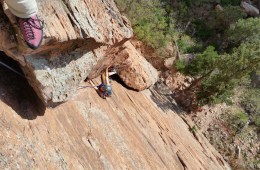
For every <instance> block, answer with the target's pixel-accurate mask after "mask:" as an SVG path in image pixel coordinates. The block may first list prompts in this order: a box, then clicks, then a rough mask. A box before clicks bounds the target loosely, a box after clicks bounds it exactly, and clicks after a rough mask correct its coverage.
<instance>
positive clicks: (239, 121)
mask: <svg viewBox="0 0 260 170" xmlns="http://www.w3.org/2000/svg"><path fill="white" fill-rule="evenodd" d="M228 117H229V118H228V122H229V124H230V125H231V126H232V127H233V129H234V130H235V131H236V132H241V130H242V129H243V127H244V126H245V125H246V124H247V122H248V115H247V114H246V113H245V112H243V111H242V110H236V111H231V112H229V113H228Z"/></svg>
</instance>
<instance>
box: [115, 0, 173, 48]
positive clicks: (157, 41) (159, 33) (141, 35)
mask: <svg viewBox="0 0 260 170" xmlns="http://www.w3.org/2000/svg"><path fill="white" fill-rule="evenodd" d="M116 3H117V5H118V7H119V9H120V11H121V12H122V13H124V14H126V15H127V16H128V18H129V19H130V21H131V23H132V25H133V29H134V33H135V35H136V36H137V38H138V39H139V40H141V41H143V42H146V44H148V45H150V46H151V47H153V48H155V49H158V48H161V47H165V46H166V45H167V43H168V42H170V41H172V38H173V37H176V35H175V34H177V32H176V31H175V29H173V28H174V20H173V17H172V9H171V8H169V5H168V1H167V0H165V1H161V0H148V1H147V0H128V1H123V0H116Z"/></svg>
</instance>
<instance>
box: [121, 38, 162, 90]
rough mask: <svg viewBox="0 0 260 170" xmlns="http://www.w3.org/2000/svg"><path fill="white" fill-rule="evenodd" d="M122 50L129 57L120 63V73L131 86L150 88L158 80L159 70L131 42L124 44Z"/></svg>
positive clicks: (134, 87) (141, 88)
mask: <svg viewBox="0 0 260 170" xmlns="http://www.w3.org/2000/svg"><path fill="white" fill-rule="evenodd" d="M124 47H125V49H124V50H123V51H122V53H124V54H125V55H126V56H127V58H126V60H125V61H123V62H122V63H120V64H119V65H118V66H117V67H119V68H118V69H117V70H118V75H119V77H120V78H121V79H122V80H123V82H124V83H125V84H126V85H127V86H128V87H130V88H133V89H135V90H137V91H140V90H144V89H146V88H149V87H150V86H151V85H153V84H154V83H155V82H157V80H158V72H157V70H156V69H155V68H154V67H153V66H152V65H151V64H150V63H149V62H148V61H147V60H146V59H145V58H144V57H143V56H142V55H141V54H140V53H139V52H138V51H137V50H136V49H135V48H134V46H133V45H132V44H131V43H130V42H126V43H125V44H124Z"/></svg>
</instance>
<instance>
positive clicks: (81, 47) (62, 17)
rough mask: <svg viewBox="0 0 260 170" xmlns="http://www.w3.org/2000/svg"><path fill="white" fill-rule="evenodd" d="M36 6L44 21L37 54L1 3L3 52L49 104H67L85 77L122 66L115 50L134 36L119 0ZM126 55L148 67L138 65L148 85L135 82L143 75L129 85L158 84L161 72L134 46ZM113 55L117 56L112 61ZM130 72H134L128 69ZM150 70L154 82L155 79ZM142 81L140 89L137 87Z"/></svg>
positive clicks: (40, 3)
mask: <svg viewBox="0 0 260 170" xmlns="http://www.w3.org/2000/svg"><path fill="white" fill-rule="evenodd" d="M37 3H38V7H39V13H38V16H39V18H40V19H42V20H43V21H44V23H45V27H44V39H43V44H42V46H41V47H40V48H39V49H37V50H34V51H33V50H30V49H28V48H27V47H26V45H25V44H24V42H23V41H22V40H21V36H20V33H19V29H18V27H17V24H16V22H15V19H14V16H13V15H12V14H11V13H10V12H9V10H8V7H7V6H6V4H4V3H3V2H2V4H3V9H4V10H3V11H2V10H0V15H1V20H0V28H1V30H0V38H1V40H2V41H1V43H0V50H2V51H4V52H5V53H6V54H7V55H8V56H10V57H12V58H13V59H15V60H16V61H18V62H19V63H20V64H21V65H22V69H23V71H24V73H25V76H26V77H27V79H28V81H29V83H30V85H31V86H32V87H33V88H34V90H35V91H36V92H37V94H38V96H39V97H40V98H41V100H42V101H44V103H46V105H48V104H52V103H59V102H64V101H67V100H68V99H70V98H71V97H72V96H73V94H75V93H76V91H77V88H78V85H79V84H80V82H82V81H83V80H84V79H85V78H86V77H92V78H94V77H96V76H98V75H100V73H101V72H102V71H104V69H105V67H106V66H107V65H112V66H113V65H116V64H117V65H118V63H121V62H122V57H124V56H120V55H118V56H117V55H116V54H117V53H119V52H118V51H116V50H120V49H121V48H120V47H122V46H123V44H124V43H125V42H126V41H128V40H129V39H130V38H131V37H132V29H131V26H130V24H129V22H128V21H127V19H126V18H125V17H123V16H121V15H120V13H119V12H118V9H117V7H116V5H115V3H114V1H110V0H109V1H108V0H104V1H101V2H96V1H90V0H87V1H83V0H81V1H74V0H66V1H51V0H39V1H37ZM4 13H5V14H4ZM6 16H7V17H8V19H7V17H6ZM12 28H14V30H13V29H12ZM14 35H16V37H15V36H14ZM16 39H17V40H18V43H17V42H16ZM129 50H130V51H129ZM108 51H110V52H111V51H112V52H113V53H112V54H111V53H108ZM126 52H129V53H128V54H127V55H128V56H126V57H127V58H129V59H128V61H129V62H133V61H135V60H138V61H140V62H144V64H143V66H144V68H141V66H139V65H138V66H135V67H138V68H139V69H141V70H144V72H140V73H139V74H144V75H142V76H141V78H142V79H143V81H144V82H141V83H142V84H141V83H140V82H137V81H136V80H137V79H138V80H139V79H140V77H136V78H135V77H131V76H132V75H130V77H131V79H134V84H133V86H131V85H132V84H130V83H129V82H128V81H126V84H128V85H130V87H132V88H135V89H138V90H143V89H144V88H147V87H149V86H150V85H151V84H153V83H154V82H155V81H156V71H155V70H154V69H153V68H151V66H147V65H148V63H147V62H146V61H145V60H144V59H142V56H140V55H137V54H135V49H134V48H132V47H131V46H129V45H128V47H127V49H126ZM132 55H133V56H132ZM111 56H116V57H115V58H113V59H114V60H112V58H111ZM134 57H136V59H133V58H134ZM130 58H131V59H130ZM145 62H146V63H145ZM126 69H127V70H129V68H128V67H127V68H126ZM122 70H123V68H121V69H120V72H122ZM151 70H152V71H153V74H154V77H155V78H152V80H151V81H150V80H149V76H150V74H151V73H149V71H150V72H152V71H151ZM133 72H136V71H133ZM121 75H122V76H121V77H124V78H125V77H129V76H127V75H123V73H122V74H121ZM127 80H128V79H127ZM138 83H139V86H138V85H136V84H138Z"/></svg>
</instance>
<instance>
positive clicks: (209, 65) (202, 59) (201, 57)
mask: <svg viewBox="0 0 260 170" xmlns="http://www.w3.org/2000/svg"><path fill="white" fill-rule="evenodd" d="M217 58H218V53H217V52H216V51H215V48H214V47H212V46H209V47H207V48H206V50H205V51H204V52H203V53H201V54H197V55H196V57H195V59H193V60H192V61H191V62H190V63H189V64H187V66H186V67H185V70H184V73H185V74H188V75H190V76H197V75H199V76H204V75H206V74H208V73H209V72H212V71H213V69H214V64H215V62H216V60H217Z"/></svg>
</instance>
